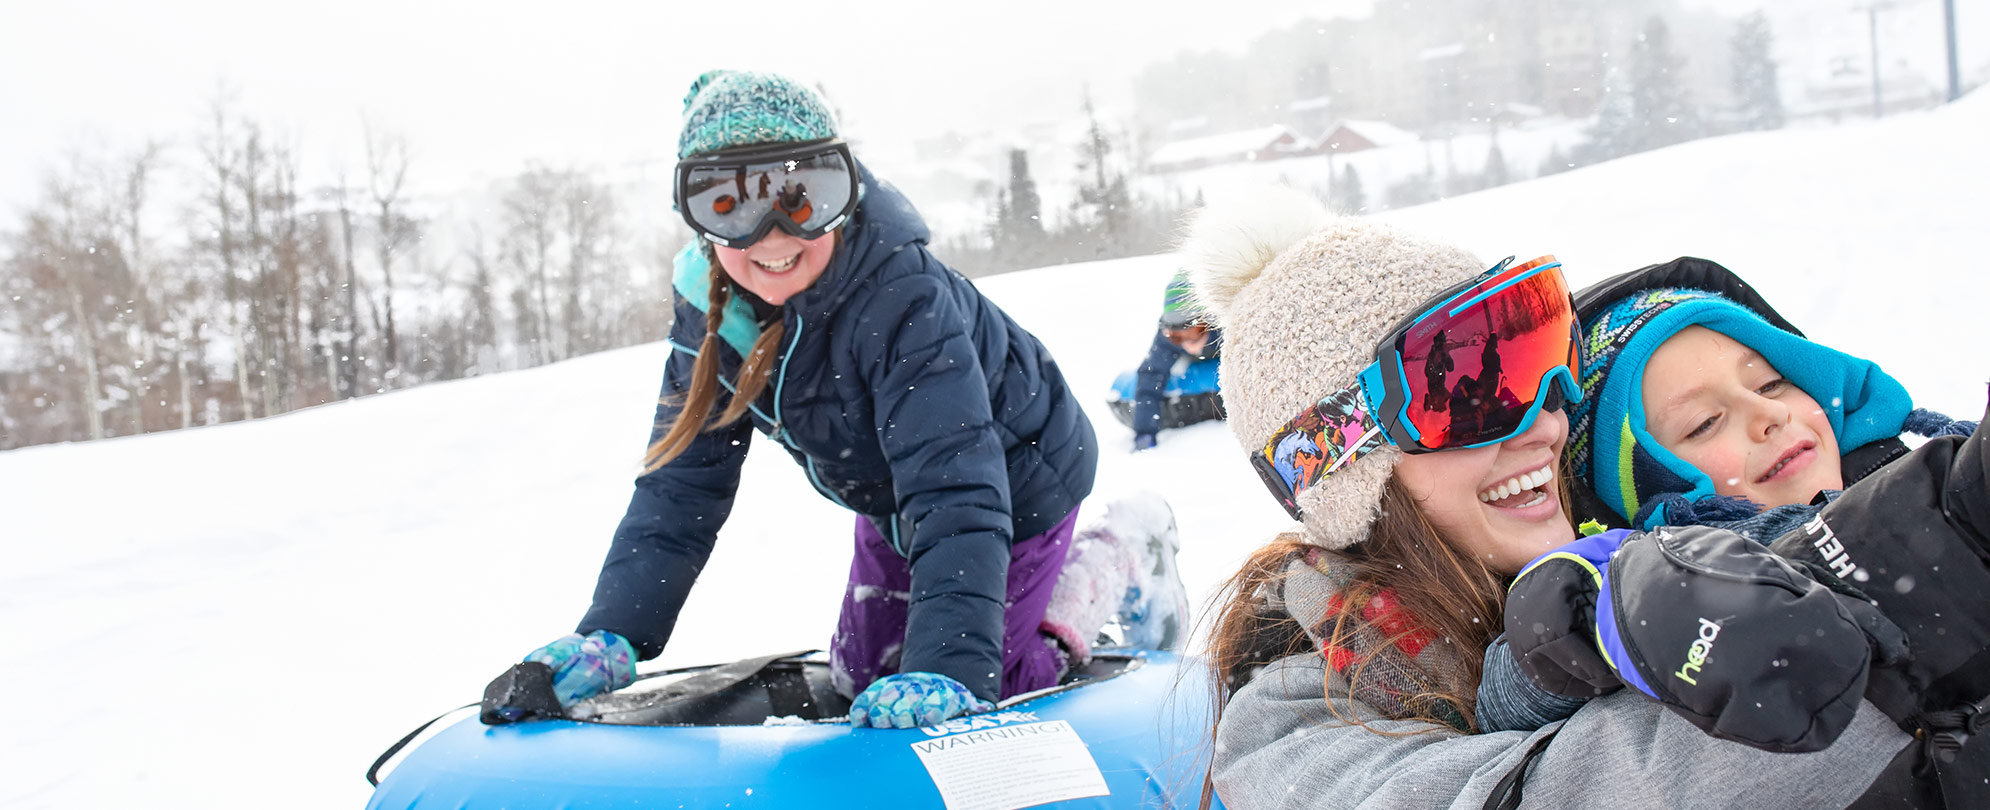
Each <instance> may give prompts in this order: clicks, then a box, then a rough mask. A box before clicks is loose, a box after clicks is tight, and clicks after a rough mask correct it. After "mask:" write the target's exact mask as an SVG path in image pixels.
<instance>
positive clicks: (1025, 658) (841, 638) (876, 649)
mask: <svg viewBox="0 0 1990 810" xmlns="http://www.w3.org/2000/svg"><path fill="white" fill-rule="evenodd" d="M1077 525H1078V510H1076V509H1073V510H1071V514H1069V515H1065V516H1064V519H1063V520H1062V521H1059V522H1058V524H1057V525H1056V526H1052V527H1051V528H1050V531H1047V532H1044V533H1043V534H1039V535H1037V536H1035V537H1029V538H1024V539H1022V540H1017V541H1016V542H1015V545H1013V546H1011V547H1010V554H1009V586H1008V591H1007V596H1006V598H1005V599H1004V600H1003V604H1004V607H1005V610H1004V611H1003V613H1002V697H1005V698H1006V697H1009V696H1011V695H1019V694H1022V693H1024V692H1029V691H1032V690H1036V689H1043V688H1046V687H1051V686H1056V685H1057V679H1058V678H1059V677H1062V676H1063V674H1064V658H1063V656H1062V655H1060V654H1059V653H1058V651H1057V650H1055V649H1053V648H1052V647H1050V646H1048V645H1046V644H1044V643H1043V642H1044V639H1046V638H1049V636H1048V635H1046V634H1044V633H1042V632H1040V631H1039V630H1038V627H1039V625H1041V624H1042V623H1043V611H1044V609H1045V608H1046V607H1048V606H1049V605H1050V591H1051V589H1052V588H1053V587H1054V586H1056V584H1057V577H1058V575H1059V574H1061V573H1063V572H1064V559H1065V557H1066V556H1068V555H1069V554H1070V551H1071V533H1072V530H1073V529H1074V528H1075V527H1076V526H1077ZM911 592H912V569H911V567H910V566H908V565H906V562H905V558H904V557H900V556H898V552H896V551H893V550H892V548H891V543H890V541H887V540H885V539H884V536H883V535H880V534H879V533H878V530H877V527H876V525H874V524H872V523H871V519H870V518H867V517H864V516H863V515H858V516H857V555H856V557H855V558H854V559H852V560H851V561H850V584H849V585H848V586H846V587H845V589H844V591H843V615H842V616H840V617H838V618H837V620H836V637H835V638H834V639H832V640H831V641H830V642H829V660H830V663H831V665H832V666H833V667H834V669H835V676H836V682H837V686H838V687H839V688H841V689H851V690H854V691H856V692H861V691H863V689H864V687H866V686H869V685H870V684H871V681H875V680H877V679H878V678H880V677H882V676H885V675H889V674H892V673H894V672H897V671H898V662H899V656H900V655H901V654H902V653H903V652H904V647H905V617H906V608H907V607H908V604H907V601H906V600H907V598H908V597H909V596H910V595H911Z"/></svg>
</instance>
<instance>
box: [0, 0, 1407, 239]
mask: <svg viewBox="0 0 1990 810" xmlns="http://www.w3.org/2000/svg"><path fill="white" fill-rule="evenodd" d="M1367 7H1368V2H1367V0H1303V1H1300V2H1294V1H1293V0H1223V2H1209V0H1201V2H1181V1H1180V0H1164V1H1161V2H1154V1H1151V0H1150V2H1139V3H1133V2H1071V1H1070V0H1064V1H1063V2H1044V1H1043V0H1002V2H990V3H971V4H956V3H931V2H920V3H885V2H878V3H869V2H863V3H848V2H845V3H830V2H793V1H791V0H770V1H768V2H755V3H717V2H697V1H696V0H693V1H691V2H686V1H685V0H670V1H669V2H647V3H638V2H572V3H559V4H552V3H547V4H530V3H515V2H460V3H410V2H380V1H379V0H340V1H339V2H333V3H308V4H306V3H274V2H269V1H268V0H177V1H176V2H167V3H155V2H101V1H99V2H49V1H47V0H0V215H4V214H10V213H11V212H12V211H15V210H18V208H19V207H20V206H23V205H25V204H27V203H28V202H30V201H32V199H33V197H34V195H35V194H36V190H37V188H38V183H39V179H38V178H39V177H40V176H41V175H42V173H43V171H44V167H46V166H47V165H49V164H50V162H51V161H55V160H58V159H60V156H61V155H62V154H63V152H64V150H66V149H70V148H72V146H71V145H72V144H78V143H95V144H100V145H102V146H103V147H104V148H106V149H109V150H111V151H113V152H115V151H119V150H122V149H125V148H129V146H130V145H131V144H135V143H137V142H139V141H140V140H142V139H144V138H146V137H156V138H172V139H178V140H179V142H180V143H181V144H185V143H186V141H187V139H189V138H190V137H192V134H193V133H194V132H196V131H197V128H198V127H199V126H200V124H201V119H202V116H203V115H204V112H205V110H206V109H207V108H208V105H209V103H210V101H211V100H212V99H214V98H215V97H216V96H217V94H218V93H220V92H222V90H223V88H226V89H227V92H228V93H229V95H230V98H232V100H233V103H234V104H235V105H236V109H238V110H239V111H241V112H242V113H244V114H247V115H248V116H251V117H252V118H253V119H254V120H256V121H259V122H262V123H264V124H265V125H266V126H269V127H271V128H273V129H275V130H277V132H278V134H281V135H284V136H286V137H288V138H289V139H291V140H292V141H293V142H294V143H296V144H297V146H298V151H299V153H300V154H301V155H303V159H304V164H305V165H304V166H303V167H302V168H303V170H304V171H305V172H306V173H307V175H308V174H320V173H323V172H326V171H328V170H329V169H330V167H331V165H332V164H333V163H334V162H335V161H336V160H338V159H339V158H340V156H342V155H343V158H344V160H345V161H346V163H347V165H348V166H351V167H354V168H355V170H356V169H357V168H359V167H362V166H363V164H364V158H363V156H362V153H361V152H360V151H359V148H360V147H359V143H360V141H359V132H360V119H361V116H362V114H364V115H366V116H368V117H370V118H371V119H372V120H373V121H375V122H377V125H378V126H380V127H382V128H385V129H392V130H397V131H400V132H404V133H406V134H407V136H408V137H409V139H410V141H411V143H412V145H413V146H414V148H415V150H416V157H417V163H416V172H417V174H418V175H420V176H419V177H417V178H416V180H417V181H423V180H425V181H426V182H425V183H424V185H430V186H433V185H437V184H439V185H443V186H457V185H460V184H461V183H464V182H468V181H470V180H472V179H475V178H476V177H477V176H479V175H481V176H496V175H500V174H504V173H510V172H516V171H518V170H519V169H520V168H522V166H523V164H524V162H525V161H526V160H530V159H536V160H541V161H545V162H548V163H551V164H555V165H570V164H571V165H582V166H585V165H590V164H592V165H604V166H605V165H611V164H615V163H621V162H626V161H631V160H636V159H641V158H647V157H669V156H671V155H673V154H674V149H675V135H676V129H677V126H678V113H679V111H680V109H681V105H682V99H683V95H684V91H685V89H686V88H687V87H688V86H689V84H690V82H691V80H692V79H693V78H694V77H695V76H697V74H698V73H699V72H701V71H703V70H706V69H710V68H713V67H751V68H760V69H771V70H777V71H785V72H791V73H795V74H799V75H805V76H810V77H814V78H816V79H818V80H820V81H822V82H824V83H825V84H826V86H827V87H829V89H830V90H831V92H832V93H834V95H835V96H836V97H837V100H838V102H839V103H840V104H841V106H842V107H843V108H844V110H845V112H846V114H847V115H848V118H849V119H850V120H849V121H848V124H849V125H850V127H852V128H855V129H858V130H860V131H861V132H862V133H865V134H871V135H874V136H883V135H897V134H912V135H925V134H937V133H939V132H943V131H945V130H946V129H948V128H950V127H951V128H967V129H973V128H980V127H986V126H992V125H996V124H997V123H999V122H1000V121H1002V120H1004V119H1025V120H1026V119H1030V118H1035V117H1042V116H1045V115H1046V114H1059V113H1061V111H1063V110H1072V111H1075V110H1076V108H1077V105H1078V102H1079V98H1080V94H1081V92H1082V88H1083V87H1084V86H1085V85H1086V84H1087V83H1088V82H1089V83H1090V84H1091V85H1092V86H1093V87H1094V88H1095V90H1096V91H1097V92H1098V93H1100V94H1101V95H1102V96H1107V97H1115V96H1120V97H1123V96H1124V95H1125V94H1126V93H1127V87H1128V84H1129V83H1128V81H1127V80H1128V79H1129V78H1131V77H1132V76H1133V75H1134V74H1135V73H1137V72H1138V71H1139V69H1140V68H1141V67H1142V66H1144V65H1145V64H1146V63H1148V62H1150V61H1154V60H1158V59H1162V58H1165V57H1167V56H1169V55H1171V54H1173V53H1175V52H1177V51H1181V50H1185V49H1209V48H1225V49H1232V50H1234V49H1236V48H1239V47H1241V46H1242V45H1243V44H1245V43H1247V42H1249V41H1250V39H1251V38H1252V37H1254V36H1256V35H1258V34H1260V33H1263V32H1264V31H1266V30H1269V29H1271V28H1273V27H1277V26H1280V25H1283V24H1286V23H1289V22H1291V21H1293V20H1296V19H1300V18H1302V17H1306V16H1309V15H1311V16H1327V15H1333V14H1340V13H1347V12H1354V13H1365V12H1366V9H1367ZM7 218H8V219H11V216H8V217H7Z"/></svg>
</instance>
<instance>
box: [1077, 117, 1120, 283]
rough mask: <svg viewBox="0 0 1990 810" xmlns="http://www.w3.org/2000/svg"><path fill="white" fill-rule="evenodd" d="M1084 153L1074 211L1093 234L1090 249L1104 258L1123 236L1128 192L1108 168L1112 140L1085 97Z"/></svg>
mask: <svg viewBox="0 0 1990 810" xmlns="http://www.w3.org/2000/svg"><path fill="white" fill-rule="evenodd" d="M1085 119H1086V120H1087V122H1088V124H1089V125H1088V126H1087V128H1086V131H1085V146H1084V153H1083V155H1082V156H1081V157H1080V159H1079V161H1078V172H1079V180H1078V201H1077V202H1076V203H1075V204H1074V205H1073V207H1074V208H1076V209H1077V210H1079V211H1080V212H1084V213H1085V214H1086V216H1085V219H1086V220H1088V223H1089V224H1090V225H1091V227H1092V228H1093V231H1094V246H1095V247H1096V248H1097V250H1098V252H1100V253H1102V254H1105V255H1117V254H1118V252H1119V250H1120V245H1121V243H1122V242H1123V241H1124V240H1125V238H1126V236H1127V224H1128V222H1127V219H1128V216H1129V215H1130V214H1131V213H1132V208H1133V206H1132V202H1133V200H1132V192H1131V191H1130V190H1129V189H1128V188H1127V185H1126V174H1125V173H1124V172H1121V171H1119V170H1118V169H1116V168H1114V167H1113V166H1112V165H1111V157H1112V153H1113V148H1114V144H1113V140H1112V137H1111V136H1109V135H1107V134H1106V130H1105V126H1104V125H1103V124H1100V123H1099V116H1098V112H1097V111H1096V110H1094V109H1093V107H1092V97H1091V95H1090V94H1087V95H1086V96H1085Z"/></svg>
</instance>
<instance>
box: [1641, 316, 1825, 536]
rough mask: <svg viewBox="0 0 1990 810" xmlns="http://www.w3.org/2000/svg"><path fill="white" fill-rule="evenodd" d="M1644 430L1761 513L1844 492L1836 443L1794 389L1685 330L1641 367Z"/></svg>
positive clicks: (1812, 403) (1752, 356) (1704, 334)
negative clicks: (1819, 495)
mask: <svg viewBox="0 0 1990 810" xmlns="http://www.w3.org/2000/svg"><path fill="white" fill-rule="evenodd" d="M1641 393H1642V395H1643V397H1644V408H1645V430H1646V431H1647V432H1649V433H1650V434H1651V435H1652V438H1655V439H1657V440H1658V443H1659V444H1661V445H1664V446H1665V449H1667V450H1670V451H1672V454H1673V455H1676V456H1678V457H1679V458H1680V459H1682V460H1684V461H1685V462H1686V463H1688V464H1691V465H1693V466H1694V467H1696V468H1698V469H1699V470H1700V472H1703V473H1706V474H1707V477H1709V478H1712V479H1713V481H1714V492H1716V493H1718V494H1721V495H1739V496H1741V497H1745V498H1747V499H1749V500H1751V501H1754V502H1756V503H1758V504H1761V505H1762V506H1765V507H1774V506H1782V505H1785V504H1793V503H1809V502H1810V501H1811V499H1812V498H1814V497H1816V496H1817V493H1818V491H1819V490H1825V489H1844V488H1845V482H1844V478H1843V475H1842V473H1841V472H1840V469H1839V459H1838V436H1837V434H1836V433H1833V432H1832V430H1831V419H1830V417H1829V416H1827V415H1826V414H1825V413H1824V409H1823V408H1821V407H1818V404H1817V400H1814V399H1811V398H1810V395H1809V394H1806V393H1804V392H1803V389H1801V388H1798V387H1796V385H1795V384H1794V383H1791V382H1790V381H1789V380H1786V379H1783V375H1782V374H1780V373H1778V372H1777V371H1776V368H1775V367H1774V366H1771V365H1769V361H1767V360H1764V359H1763V358H1762V355H1760V354H1757V353H1756V352H1755V350H1753V349H1750V348H1748V347H1747V346H1743V345H1741V344H1740V343H1739V342H1737V341H1735V340H1734V339H1733V338H1730V337H1728V336H1727V335H1723V334H1721V333H1719V332H1715V331H1713V330H1711V329H1707V328H1705V327H1700V326H1689V327H1686V328H1685V329H1682V330H1680V331H1679V333H1678V334H1676V335H1673V336H1672V337H1671V338H1668V339H1667V340H1666V341H1665V343H1663V344H1661V345H1660V346H1659V347H1658V351H1655V352H1653V353H1652V355H1651V360H1650V361H1648V362H1646V363H1645V370H1644V390H1643V391H1642V392H1641Z"/></svg>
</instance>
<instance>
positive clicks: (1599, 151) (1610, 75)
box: [1568, 68, 1638, 166]
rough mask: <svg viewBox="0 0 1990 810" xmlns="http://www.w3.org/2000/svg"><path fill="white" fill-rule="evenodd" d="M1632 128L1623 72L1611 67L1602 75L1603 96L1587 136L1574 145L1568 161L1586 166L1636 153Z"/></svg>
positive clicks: (1634, 123)
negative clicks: (1594, 121)
mask: <svg viewBox="0 0 1990 810" xmlns="http://www.w3.org/2000/svg"><path fill="white" fill-rule="evenodd" d="M1636 128H1637V118H1636V114H1635V111H1634V110H1633V108H1632V104H1631V92H1630V90H1629V88H1628V87H1627V85H1626V82H1625V80H1624V76H1623V73H1622V72H1621V71H1619V70H1617V69H1616V68H1611V69H1610V70H1609V71H1608V72H1606V73H1605V74H1604V77H1603V99H1602V101H1600V102H1598V103H1597V106H1596V123H1595V124H1592V125H1590V127H1589V131H1588V133H1587V135H1588V136H1589V139H1588V140H1586V141H1583V142H1582V143H1579V144H1576V146H1575V150H1574V154H1572V155H1570V156H1569V158H1570V159H1569V161H1568V162H1569V163H1572V164H1574V165H1576V166H1587V165H1589V164H1591V163H1601V162H1603V161H1606V160H1610V159H1612V158H1618V157H1623V156H1624V155H1628V154H1630V153H1632V152H1636V151H1638V150H1637V149H1636V148H1635V147H1634V141H1635V139H1636V138H1637V133H1636V132H1635V130H1636Z"/></svg>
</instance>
